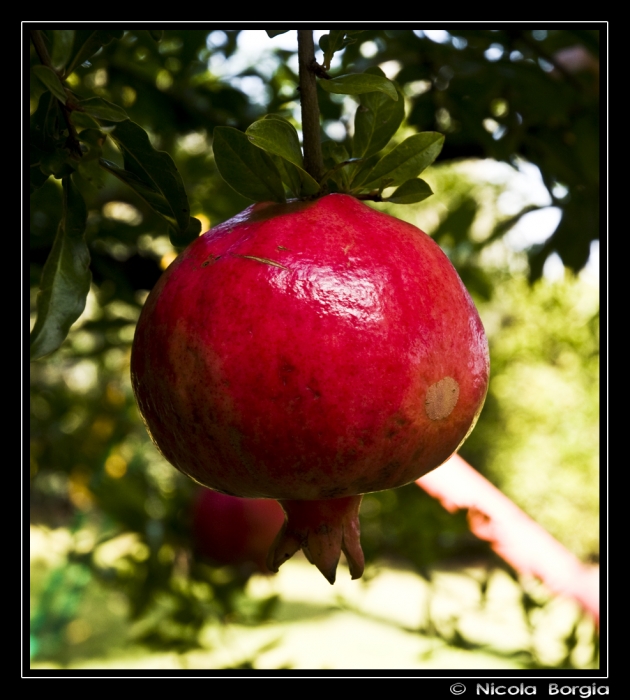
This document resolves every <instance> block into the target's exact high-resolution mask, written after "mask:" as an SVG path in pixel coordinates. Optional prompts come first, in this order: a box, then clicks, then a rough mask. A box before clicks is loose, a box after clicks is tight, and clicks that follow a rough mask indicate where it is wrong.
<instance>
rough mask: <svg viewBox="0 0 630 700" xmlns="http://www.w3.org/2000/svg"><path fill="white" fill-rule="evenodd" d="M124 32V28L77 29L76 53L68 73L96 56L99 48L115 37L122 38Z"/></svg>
mask: <svg viewBox="0 0 630 700" xmlns="http://www.w3.org/2000/svg"><path fill="white" fill-rule="evenodd" d="M124 33H125V31H124V29H101V30H98V31H90V30H80V31H77V33H76V37H75V49H76V53H75V54H74V56H73V58H72V61H71V62H70V65H69V66H68V68H67V70H66V75H70V73H72V71H74V70H75V69H76V67H77V66H80V65H81V64H82V63H85V61H87V60H88V59H89V58H92V56H94V54H95V53H96V52H97V51H99V49H101V48H103V46H107V44H110V43H111V42H112V41H114V39H122V36H123V34H124Z"/></svg>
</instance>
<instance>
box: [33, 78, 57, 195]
mask: <svg viewBox="0 0 630 700" xmlns="http://www.w3.org/2000/svg"><path fill="white" fill-rule="evenodd" d="M51 103H54V104H55V105H56V104H58V103H57V101H56V100H55V98H54V97H53V96H52V95H51V94H50V93H49V92H47V93H46V95H45V96H42V99H41V100H40V101H39V104H38V105H37V109H36V110H35V112H34V113H33V114H32V115H31V125H30V127H31V128H30V133H29V136H30V156H29V160H30V191H31V194H33V192H34V191H35V190H37V189H39V188H40V187H41V186H42V185H43V184H44V183H45V182H46V180H48V177H49V175H48V174H47V173H43V172H42V170H41V168H40V165H41V159H42V158H43V157H45V156H46V155H47V154H48V153H49V152H50V150H52V149H54V148H55V143H54V141H53V140H52V139H51V138H50V136H49V134H48V129H47V122H48V112H49V109H50V105H51Z"/></svg>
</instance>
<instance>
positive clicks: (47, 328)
mask: <svg viewBox="0 0 630 700" xmlns="http://www.w3.org/2000/svg"><path fill="white" fill-rule="evenodd" d="M123 33H124V32H123V30H111V31H109V30H103V31H82V30H76V31H75V30H51V31H50V32H49V33H48V35H47V34H45V33H44V32H41V31H37V30H34V31H33V32H31V35H32V40H33V45H34V47H35V50H36V52H37V54H38V57H39V59H40V61H42V63H40V64H37V65H33V66H32V68H31V73H32V81H35V82H36V83H37V84H38V86H39V89H38V92H39V93H40V94H39V104H38V107H37V109H36V110H35V113H34V114H33V116H32V118H31V125H30V146H31V147H30V189H31V194H32V193H33V192H35V191H36V190H37V189H39V188H40V187H42V186H43V185H44V184H45V183H46V182H47V180H48V179H49V177H51V176H52V177H54V178H56V179H60V180H62V183H63V192H64V197H63V213H62V221H61V223H60V225H59V227H58V230H57V235H56V238H55V242H54V244H53V248H52V251H51V253H50V255H49V257H48V260H47V261H46V264H45V266H44V269H43V273H42V282H41V285H40V292H39V295H38V300H37V322H36V324H35V327H34V328H33V331H32V333H31V359H32V360H34V359H38V358H40V357H43V356H45V355H48V354H49V353H51V352H53V351H54V350H56V349H57V348H58V347H59V346H60V345H61V343H62V342H63V340H64V339H65V337H66V335H67V333H68V330H69V329H70V326H71V325H72V324H73V323H74V321H76V319H77V318H78V317H79V316H80V315H81V313H82V311H83V309H84V308H85V300H86V297H87V293H88V291H89V288H90V281H91V275H90V272H89V258H90V256H89V251H88V248H87V246H86V244H85V239H84V234H85V227H86V221H87V212H86V206H85V202H84V201H83V197H82V195H81V192H80V190H79V189H78V188H77V186H76V183H75V182H73V179H74V180H76V179H77V178H78V179H82V180H84V181H86V182H88V183H92V184H94V185H96V186H97V187H98V186H102V174H101V171H106V172H109V173H111V174H112V175H114V176H115V177H117V178H118V179H119V180H121V181H122V182H124V183H125V184H126V185H127V186H129V187H130V188H131V189H132V190H133V191H134V192H135V193H136V194H137V195H139V196H140V197H141V198H142V199H143V200H144V201H145V202H146V203H147V204H148V205H149V207H151V208H152V209H153V210H154V211H155V212H156V213H157V214H158V215H159V216H161V217H162V218H163V219H164V220H165V221H166V222H167V224H168V229H169V234H170V237H171V241H172V242H173V244H174V245H176V246H183V245H185V244H186V243H189V242H190V241H191V240H193V239H194V238H195V237H196V236H197V235H198V234H199V232H200V231H201V223H200V222H199V221H198V220H197V219H194V218H192V217H191V216H190V209H189V205H188V197H187V195H186V190H185V189H184V184H183V181H182V178H181V175H180V173H179V172H178V170H177V168H176V166H175V163H174V161H173V159H172V158H171V156H170V155H169V154H168V153H165V152H163V151H158V150H156V149H155V148H154V147H153V146H152V145H151V142H150V139H149V136H148V134H147V133H146V131H145V130H144V129H142V127H140V126H139V125H138V124H136V123H134V122H133V121H131V120H130V119H129V117H128V115H127V113H126V112H125V110H124V109H123V108H122V107H120V106H119V105H117V104H114V103H112V102H110V101H108V100H106V99H104V98H102V97H88V98H85V99H81V98H80V96H78V95H77V94H75V93H74V92H73V91H72V90H71V89H70V88H69V87H68V84H67V80H66V79H67V77H68V76H69V75H71V74H72V72H73V71H74V70H75V69H76V68H77V66H79V65H81V64H83V63H85V62H86V61H88V60H89V59H90V58H91V57H92V56H93V55H94V54H95V53H97V52H98V51H100V50H101V49H102V48H103V46H106V45H107V44H108V43H110V42H112V41H114V40H117V39H120V38H121V37H122V36H123ZM108 138H109V139H110V140H111V141H113V143H114V144H115V146H116V147H117V150H118V152H119V153H121V154H122V157H123V164H122V167H121V166H118V165H116V164H115V163H113V162H111V161H110V160H107V159H106V158H104V157H103V146H104V144H105V142H106V140H107V139H108Z"/></svg>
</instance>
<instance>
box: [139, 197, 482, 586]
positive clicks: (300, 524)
mask: <svg viewBox="0 0 630 700" xmlns="http://www.w3.org/2000/svg"><path fill="white" fill-rule="evenodd" d="M131 374H132V385H133V388H134V392H135V395H136V399H137V402H138V406H139V409H140V412H141V414H142V417H143V419H144V421H145V424H146V426H147V429H148V431H149V434H150V435H151V438H152V439H153V441H154V443H155V444H156V446H157V447H158V449H159V450H160V451H161V452H162V454H163V455H164V456H165V458H166V459H167V460H168V461H169V462H170V463H171V464H172V465H173V466H174V467H176V468H177V469H179V470H180V471H182V472H183V473H185V474H187V475H189V476H190V477H191V478H193V479H194V480H195V481H196V482H198V483H200V484H202V485H205V486H207V487H209V488H210V489H213V490H215V491H218V492H221V493H224V494H228V495H232V496H239V497H244V498H253V499H256V498H267V499H269V498H271V499H275V500H278V501H279V502H280V504H281V505H282V507H283V509H284V511H285V513H286V515H287V518H286V522H285V525H284V526H283V528H282V531H281V532H280V533H279V534H278V536H277V538H276V541H275V543H274V545H273V547H272V551H271V552H270V554H269V557H268V559H267V562H268V566H269V568H270V569H272V570H277V569H278V567H279V566H280V565H281V564H282V563H283V562H284V561H286V559H288V558H289V557H290V556H292V554H294V553H295V552H296V551H297V550H298V549H302V550H303V551H304V553H305V555H306V556H307V558H309V559H310V560H311V561H312V562H313V563H314V564H315V565H316V566H317V567H318V568H319V569H320V571H321V572H322V573H323V575H324V576H325V577H326V578H327V580H329V581H331V582H332V581H334V577H335V569H336V566H337V562H338V560H339V558H340V555H341V552H342V551H344V552H345V554H346V557H347V559H348V563H349V566H350V570H351V575H352V576H353V578H358V577H359V576H360V575H361V573H362V570H363V554H362V552H361V546H360V541H359V520H358V511H359V506H360V501H361V495H362V494H364V493H369V492H371V491H380V490H385V489H390V488H396V487H399V486H402V485H404V484H407V483H410V482H411V481H415V480H416V479H418V478H419V477H421V476H423V475H424V474H426V473H427V472H429V471H431V470H432V469H435V468H436V467H438V466H439V465H440V464H442V463H444V462H445V461H446V460H447V459H448V458H449V457H450V456H451V455H452V454H453V453H454V452H455V451H456V450H457V449H458V448H459V446H460V445H461V444H462V443H463V441H464V440H465V439H466V437H467V436H468V434H469V433H470V431H471V430H472V429H473V427H474V424H475V422H476V420H477V418H478V416H479V413H480V411H481V408H482V406H483V402H484V399H485V395H486V391H487V386H488V375H489V358H488V345H487V340H486V336H485V333H484V330H483V326H482V324H481V320H480V319H479V315H478V313H477V311H476V309H475V307H474V304H473V302H472V300H471V299H470V296H469V294H468V292H467V291H466V289H465V287H464V285H463V284H462V282H461V280H460V278H459V276H458V275H457V272H456V271H455V269H454V268H453V266H452V264H451V263H450V261H449V260H448V258H447V256H446V255H445V254H444V253H443V252H442V250H441V249H440V248H439V246H438V245H437V244H436V243H435V242H434V241H433V240H432V239H431V238H430V237H429V236H427V235H426V234H425V233H423V232H422V231H421V230H420V229H418V228H416V227H415V226H412V225H411V224H408V223H406V222H404V221H400V220H398V219H396V218H394V217H392V216H389V215H387V214H384V213H382V212H379V211H377V210H375V209H373V208H371V207H369V206H368V205H366V204H364V203H363V202H360V201H358V200H357V199H355V198H353V197H351V196H348V195H342V194H332V195H327V196H324V197H321V198H320V199H316V200H313V201H295V202H290V203H287V204H273V203H269V202H264V203H259V204H254V205H252V206H250V207H248V208H247V209H245V210H244V211H243V212H241V213H240V214H238V215H237V216H235V217H233V218H232V219H230V220H229V221H226V222H224V223H223V224H221V225H219V226H217V227H216V228H214V229H211V230H210V231H208V232H207V233H205V234H203V235H202V236H200V237H199V238H197V239H196V240H195V241H194V242H193V243H191V244H190V245H189V246H188V248H186V250H185V251H184V252H183V253H181V254H180V255H179V257H178V258H177V259H176V260H175V261H174V262H173V263H172V264H171V265H170V267H169V268H168V269H167V270H166V271H165V272H164V274H163V275H162V277H161V278H160V280H159V281H158V283H157V285H156V286H155V287H154V289H153V290H152V291H151V293H150V294H149V297H148V298H147V301H146V303H145V305H144V308H143V310H142V313H141V315H140V319H139V321H138V325H137V328H136V334H135V338H134V342H133V348H132V357H131Z"/></svg>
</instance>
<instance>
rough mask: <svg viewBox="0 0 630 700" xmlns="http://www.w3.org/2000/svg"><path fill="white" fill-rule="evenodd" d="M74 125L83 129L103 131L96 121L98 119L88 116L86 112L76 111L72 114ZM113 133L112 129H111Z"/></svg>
mask: <svg viewBox="0 0 630 700" xmlns="http://www.w3.org/2000/svg"><path fill="white" fill-rule="evenodd" d="M72 123H73V124H74V125H75V126H76V127H79V128H82V129H101V128H103V127H101V126H100V125H99V123H98V122H97V121H96V119H93V118H92V117H91V116H90V115H89V114H86V113H85V112H79V110H75V111H73V112H72ZM110 131H111V129H110Z"/></svg>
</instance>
